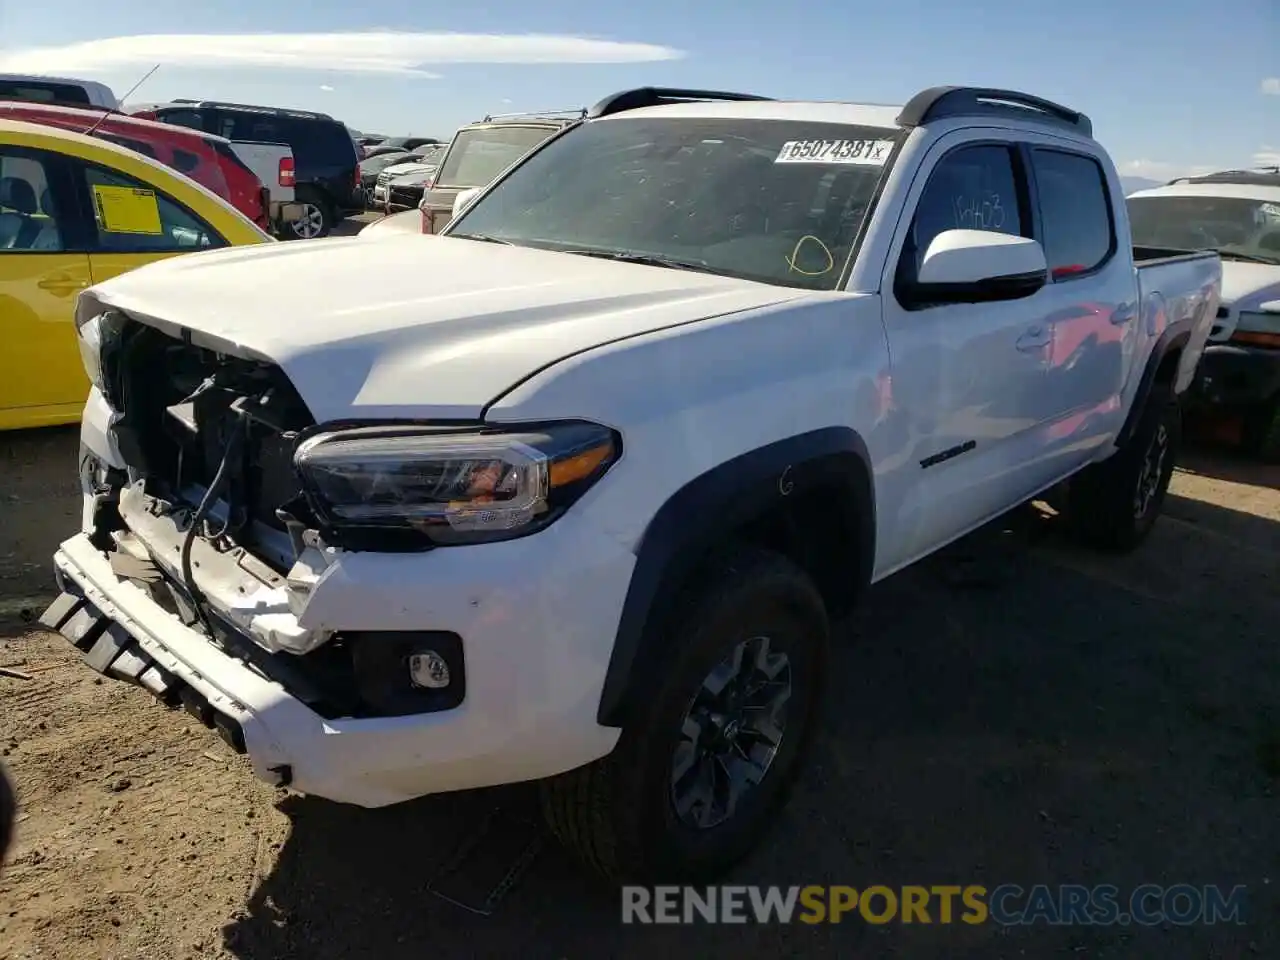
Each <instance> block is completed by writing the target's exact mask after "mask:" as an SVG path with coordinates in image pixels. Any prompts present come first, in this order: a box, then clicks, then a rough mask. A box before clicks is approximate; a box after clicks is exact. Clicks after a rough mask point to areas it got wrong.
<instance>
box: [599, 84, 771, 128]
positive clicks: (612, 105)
mask: <svg viewBox="0 0 1280 960" xmlns="http://www.w3.org/2000/svg"><path fill="white" fill-rule="evenodd" d="M772 99H773V98H772V97H761V96H757V95H756V94H754V93H729V92H727V91H724V90H682V89H680V88H678V87H636V88H635V89H634V90H622V91H620V92H619V93H615V94H613V95H612V96H608V97H605V98H604V99H603V100H601V101H600V102H599V103H597V104H596V105H595V106H594V107H592V108H591V109H590V110H588V111H587V113H586V116H587V117H588V118H590V119H592V120H595V119H598V118H600V117H608V116H611V115H612V114H615V113H622V112H623V111H624V110H638V109H640V108H641V107H657V106H661V105H663V104H669V103H693V102H698V101H708V100H723V101H726V102H730V103H737V102H744V103H745V102H755V101H771V100H772Z"/></svg>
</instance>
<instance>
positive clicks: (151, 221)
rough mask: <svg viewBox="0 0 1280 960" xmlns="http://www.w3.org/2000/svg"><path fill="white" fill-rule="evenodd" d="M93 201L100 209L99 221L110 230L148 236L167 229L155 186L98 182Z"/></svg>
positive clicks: (94, 188) (104, 227)
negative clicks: (143, 188)
mask: <svg viewBox="0 0 1280 960" xmlns="http://www.w3.org/2000/svg"><path fill="white" fill-rule="evenodd" d="M93 202H94V205H95V206H96V207H97V209H98V222H99V223H100V224H101V226H102V229H104V230H106V231H107V232H108V233H140V234H146V235H148V236H158V235H160V234H163V233H164V227H162V226H161V225H160V202H159V201H158V200H156V195H155V191H153V190H140V189H136V188H134V187H108V186H103V185H101V184H95V185H94V187H93Z"/></svg>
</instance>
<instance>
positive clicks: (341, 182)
mask: <svg viewBox="0 0 1280 960" xmlns="http://www.w3.org/2000/svg"><path fill="white" fill-rule="evenodd" d="M154 115H155V118H156V119H157V120H160V121H163V122H164V123H174V124H177V125H179V126H183V127H191V128H193V129H196V130H203V131H205V132H206V133H216V134H217V135H218V136H220V137H226V138H227V139H228V140H232V141H247V142H249V143H287V144H288V145H289V146H290V147H291V148H292V150H293V164H294V176H295V181H294V183H295V186H294V195H295V197H296V199H297V202H298V203H300V204H302V205H303V215H302V217H301V218H300V219H298V220H297V221H295V222H294V223H293V224H292V225H291V227H289V228H286V231H287V232H289V233H292V235H294V236H297V237H299V238H304V239H309V238H314V237H323V236H325V235H327V234H328V233H329V231H330V230H332V229H333V226H334V224H336V223H338V222H339V221H340V220H342V219H343V218H344V217H347V216H350V215H352V214H356V213H363V212H364V189H363V187H362V186H361V184H360V158H359V155H358V154H357V152H356V151H357V147H356V143H355V141H354V140H353V139H352V138H351V132H350V131H349V130H348V129H347V128H346V126H345V125H344V124H343V123H341V122H340V121H338V120H335V119H333V117H331V116H329V115H328V114H324V113H310V112H308V111H305V110H283V109H277V108H275V107H257V106H250V105H248V104H243V103H223V102H221V101H216V100H171V101H169V102H168V103H165V104H161V105H159V106H157V107H155V108H154Z"/></svg>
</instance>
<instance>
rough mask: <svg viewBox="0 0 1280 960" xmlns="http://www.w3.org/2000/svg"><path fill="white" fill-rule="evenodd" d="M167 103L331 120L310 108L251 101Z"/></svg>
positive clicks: (187, 100) (327, 115) (324, 114)
mask: <svg viewBox="0 0 1280 960" xmlns="http://www.w3.org/2000/svg"><path fill="white" fill-rule="evenodd" d="M169 103H183V104H194V105H195V106H197V107H210V108H214V109H219V110H239V111H241V112H243V113H262V114H267V115H269V116H275V117H293V118H294V119H297V120H330V121H332V120H333V117H331V116H329V114H327V113H316V112H314V111H311V110H293V109H291V108H288V107H263V106H258V105H256V104H252V103H231V102H229V101H227V100H190V99H174V100H170V101H169Z"/></svg>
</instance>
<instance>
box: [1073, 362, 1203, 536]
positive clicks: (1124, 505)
mask: <svg viewBox="0 0 1280 960" xmlns="http://www.w3.org/2000/svg"><path fill="white" fill-rule="evenodd" d="M1181 448H1182V409H1181V405H1180V404H1179V402H1178V398H1177V396H1175V395H1174V393H1173V392H1172V390H1171V389H1170V387H1169V386H1168V385H1166V384H1156V386H1155V387H1154V388H1153V390H1152V393H1151V396H1150V397H1148V398H1147V405H1146V408H1145V409H1144V410H1143V412H1142V419H1141V420H1140V421H1139V423H1138V427H1137V429H1136V430H1135V431H1134V432H1133V435H1132V436H1131V437H1130V438H1129V439H1128V440H1127V441H1126V442H1125V444H1124V446H1123V447H1121V448H1120V449H1119V450H1118V451H1117V452H1116V453H1114V454H1113V455H1112V456H1111V457H1110V458H1108V459H1107V460H1104V461H1102V462H1101V463H1096V464H1093V465H1092V466H1090V467H1087V468H1086V469H1085V470H1083V471H1082V472H1081V473H1080V474H1078V475H1077V476H1075V477H1072V478H1071V481H1070V484H1069V488H1068V501H1067V510H1068V516H1069V518H1070V520H1071V524H1072V526H1073V527H1074V529H1075V530H1076V532H1077V534H1078V535H1079V536H1080V538H1081V539H1082V540H1083V541H1084V542H1086V543H1088V544H1089V545H1091V546H1094V547H1097V548H1099V549H1102V550H1107V551H1111V552H1117V553H1123V552H1127V551H1129V550H1133V549H1134V548H1136V547H1137V546H1138V545H1139V544H1141V543H1142V541H1143V540H1145V539H1146V538H1147V535H1148V534H1149V533H1150V532H1151V528H1152V527H1154V526H1155V522H1156V519H1157V518H1158V517H1159V516H1160V510H1161V508H1162V507H1163V506H1164V499H1165V495H1166V494H1167V493H1168V490H1169V482H1170V480H1172V479H1173V468H1174V466H1175V463H1176V461H1177V458H1178V455H1179V453H1180V451H1181Z"/></svg>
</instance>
